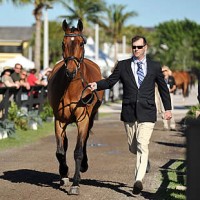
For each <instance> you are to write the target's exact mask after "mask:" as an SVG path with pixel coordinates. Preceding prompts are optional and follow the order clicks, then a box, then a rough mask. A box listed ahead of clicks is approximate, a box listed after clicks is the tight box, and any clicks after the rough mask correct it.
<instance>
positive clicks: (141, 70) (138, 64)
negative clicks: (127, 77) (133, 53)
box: [137, 62, 144, 86]
mask: <svg viewBox="0 0 200 200" xmlns="http://www.w3.org/2000/svg"><path fill="white" fill-rule="evenodd" d="M137 66H138V69H137V75H138V83H139V86H140V85H141V84H142V81H143V79H144V72H143V69H142V62H137Z"/></svg>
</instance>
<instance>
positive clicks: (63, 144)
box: [55, 120, 69, 186]
mask: <svg viewBox="0 0 200 200" xmlns="http://www.w3.org/2000/svg"><path fill="white" fill-rule="evenodd" d="M65 129H66V126H65V125H64V124H62V123H60V122H59V121H58V120H55V136H56V143H57V151H56V157H57V160H58V162H59V174H60V185H63V186H68V185H69V178H68V166H67V163H66V151H67V148H68V139H67V136H66V132H65Z"/></svg>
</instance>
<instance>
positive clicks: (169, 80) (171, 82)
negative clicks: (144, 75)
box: [161, 65, 176, 131]
mask: <svg viewBox="0 0 200 200" xmlns="http://www.w3.org/2000/svg"><path fill="white" fill-rule="evenodd" d="M162 72H163V75H164V79H165V82H166V84H167V87H168V89H169V93H170V97H171V105H172V118H171V119H170V120H166V119H165V118H164V116H162V118H163V125H164V130H171V131H174V130H176V123H175V119H174V115H173V111H174V92H175V90H176V82H175V79H174V77H173V76H172V71H171V70H170V69H169V67H168V66H165V65H164V66H163V67H162ZM161 110H162V114H164V107H163V105H162V109H161Z"/></svg>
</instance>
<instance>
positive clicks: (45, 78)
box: [39, 67, 52, 86]
mask: <svg viewBox="0 0 200 200" xmlns="http://www.w3.org/2000/svg"><path fill="white" fill-rule="evenodd" d="M51 71H52V69H51V68H50V67H48V68H46V69H44V70H42V71H41V72H40V74H39V80H41V81H42V84H43V85H44V86H47V84H48V76H49V74H50V73H51Z"/></svg>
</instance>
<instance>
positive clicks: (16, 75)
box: [11, 63, 22, 83]
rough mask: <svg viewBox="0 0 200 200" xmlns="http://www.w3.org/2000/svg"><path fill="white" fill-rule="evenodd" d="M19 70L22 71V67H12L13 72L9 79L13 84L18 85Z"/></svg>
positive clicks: (19, 65)
mask: <svg viewBox="0 0 200 200" xmlns="http://www.w3.org/2000/svg"><path fill="white" fill-rule="evenodd" d="M21 70H22V65H21V64H19V63H16V64H15V67H14V72H13V73H12V74H11V78H12V80H13V81H14V82H18V83H19V81H20V72H21Z"/></svg>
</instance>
